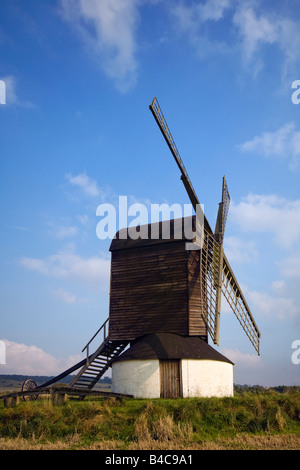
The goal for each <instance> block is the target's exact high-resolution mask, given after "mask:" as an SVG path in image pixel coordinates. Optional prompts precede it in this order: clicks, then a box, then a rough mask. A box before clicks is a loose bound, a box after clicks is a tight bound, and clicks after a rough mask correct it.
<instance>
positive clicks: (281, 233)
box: [230, 194, 300, 249]
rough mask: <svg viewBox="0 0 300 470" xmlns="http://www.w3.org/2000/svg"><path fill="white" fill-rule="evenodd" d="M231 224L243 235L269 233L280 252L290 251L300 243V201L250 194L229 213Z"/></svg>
mask: <svg viewBox="0 0 300 470" xmlns="http://www.w3.org/2000/svg"><path fill="white" fill-rule="evenodd" d="M230 217H231V221H232V222H233V223H234V224H236V225H237V226H238V227H239V228H240V229H241V230H242V231H243V232H249V233H268V234H270V235H271V236H272V241H273V242H275V243H276V244H277V245H278V246H280V247H281V248H283V249H292V248H294V247H295V246H296V244H297V243H298V242H299V240H300V200H299V199H297V200H294V201H292V200H289V199H286V198H283V197H279V196H277V195H262V194H249V195H248V196H247V197H245V198H243V200H242V201H241V202H240V203H238V204H236V203H234V201H233V202H232V204H231V209H230Z"/></svg>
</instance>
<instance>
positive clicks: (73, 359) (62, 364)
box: [0, 339, 82, 376]
mask: <svg viewBox="0 0 300 470" xmlns="http://www.w3.org/2000/svg"><path fill="white" fill-rule="evenodd" d="M3 341H4V343H5V346H6V364H4V365H0V371H1V373H2V374H21V375H43V376H44V375H46V376H47V375H50V376H51V375H57V374H60V373H61V372H63V371H64V370H67V369H68V368H70V367H72V366H73V365H75V364H77V362H79V361H80V360H82V356H80V355H73V356H70V357H68V358H66V359H58V358H55V357H54V356H51V354H48V353H46V352H45V351H43V350H42V349H41V348H38V347H37V346H28V345H26V344H20V343H15V342H14V341H8V340H6V339H4V340H3Z"/></svg>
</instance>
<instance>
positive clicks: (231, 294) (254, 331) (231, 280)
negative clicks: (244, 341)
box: [222, 253, 261, 354]
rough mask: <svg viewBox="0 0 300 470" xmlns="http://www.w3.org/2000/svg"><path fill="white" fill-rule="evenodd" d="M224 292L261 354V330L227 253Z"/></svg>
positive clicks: (224, 264) (224, 261) (224, 270)
mask: <svg viewBox="0 0 300 470" xmlns="http://www.w3.org/2000/svg"><path fill="white" fill-rule="evenodd" d="M222 292H223V295H224V297H225V298H226V300H227V302H228V303H229V305H230V307H231V308H232V310H233V312H234V314H235V315H236V317H237V319H238V321H239V322H240V324H241V326H242V328H243V329H244V331H245V333H246V335H247V336H248V338H249V339H250V341H251V343H252V345H253V346H254V348H255V350H256V352H257V353H258V354H260V336H261V335H260V331H259V329H258V327H257V325H256V323H255V320H254V318H253V316H252V313H251V311H250V308H249V307H248V304H247V302H246V299H245V297H244V295H243V292H242V290H241V288H240V286H239V284H238V282H237V280H236V278H235V275H234V273H233V271H232V268H231V266H230V264H229V262H228V260H227V258H226V256H225V253H223V279H222Z"/></svg>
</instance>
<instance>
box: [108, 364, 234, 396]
mask: <svg viewBox="0 0 300 470" xmlns="http://www.w3.org/2000/svg"><path fill="white" fill-rule="evenodd" d="M181 378H182V391H183V397H184V398H187V397H212V396H216V397H224V396H232V395H233V365H232V364H229V363H227V362H219V361H209V360H196V359H188V360H187V359H183V360H182V361H181ZM112 391H113V392H114V393H124V394H129V395H133V396H134V397H135V398H160V375H159V360H158V359H155V360H128V361H120V362H116V363H115V364H113V365H112Z"/></svg>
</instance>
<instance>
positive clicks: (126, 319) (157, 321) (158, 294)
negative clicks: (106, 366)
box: [109, 243, 188, 340]
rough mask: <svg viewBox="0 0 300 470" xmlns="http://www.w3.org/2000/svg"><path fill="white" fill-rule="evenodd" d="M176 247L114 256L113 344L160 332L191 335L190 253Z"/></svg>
mask: <svg viewBox="0 0 300 470" xmlns="http://www.w3.org/2000/svg"><path fill="white" fill-rule="evenodd" d="M175 245H177V243H170V244H163V245H158V246H155V248H154V247H143V248H139V249H132V250H122V251H117V252H113V253H112V263H111V289H110V312H109V313H110V319H109V337H110V338H111V339H112V340H116V339H127V340H133V339H135V338H137V337H138V336H141V335H144V334H149V333H155V332H157V331H165V332H174V333H179V334H188V322H187V317H188V283H187V277H186V252H185V250H184V249H183V247H182V248H181V249H178V248H179V247H178V246H177V247H176V246H175ZM179 245H180V244H179ZM181 245H183V244H182V243H181Z"/></svg>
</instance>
